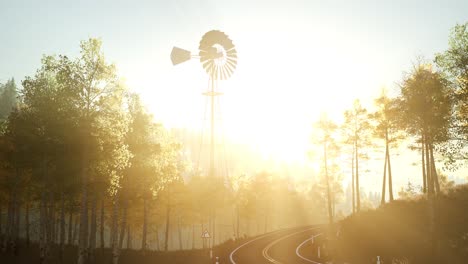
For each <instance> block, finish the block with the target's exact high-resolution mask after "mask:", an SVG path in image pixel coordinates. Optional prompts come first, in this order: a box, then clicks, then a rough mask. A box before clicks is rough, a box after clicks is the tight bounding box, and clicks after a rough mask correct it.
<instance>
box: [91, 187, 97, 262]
mask: <svg viewBox="0 0 468 264" xmlns="http://www.w3.org/2000/svg"><path fill="white" fill-rule="evenodd" d="M92 199H93V200H92V201H91V228H90V232H89V258H90V260H91V263H93V262H94V257H95V256H94V254H95V251H96V230H97V228H96V203H97V198H96V194H93V197H92Z"/></svg>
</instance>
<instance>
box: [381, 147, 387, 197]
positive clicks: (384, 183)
mask: <svg viewBox="0 0 468 264" xmlns="http://www.w3.org/2000/svg"><path fill="white" fill-rule="evenodd" d="M386 183H387V148H385V162H384V172H383V183H382V199H381V201H380V204H385V190H386V188H385V185H386Z"/></svg>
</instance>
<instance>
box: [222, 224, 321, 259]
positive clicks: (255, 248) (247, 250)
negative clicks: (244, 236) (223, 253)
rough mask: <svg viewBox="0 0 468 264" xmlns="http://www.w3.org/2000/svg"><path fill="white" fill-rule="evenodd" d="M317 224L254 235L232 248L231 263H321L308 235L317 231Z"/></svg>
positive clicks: (317, 233) (310, 235)
mask: <svg viewBox="0 0 468 264" xmlns="http://www.w3.org/2000/svg"><path fill="white" fill-rule="evenodd" d="M320 232H321V229H320V227H317V226H309V227H300V228H292V229H286V230H279V231H275V232H271V233H268V234H265V235H261V236H257V237H254V238H252V239H251V240H249V241H247V242H245V243H243V244H242V245H240V246H238V247H237V248H235V249H234V250H233V251H232V252H231V254H230V256H229V261H230V262H229V263H230V264H271V263H273V264H310V263H315V264H322V263H321V262H320V260H318V259H317V254H316V253H317V252H316V251H317V249H316V247H315V246H314V245H313V244H312V242H311V238H312V237H316V236H318V235H319V234H320Z"/></svg>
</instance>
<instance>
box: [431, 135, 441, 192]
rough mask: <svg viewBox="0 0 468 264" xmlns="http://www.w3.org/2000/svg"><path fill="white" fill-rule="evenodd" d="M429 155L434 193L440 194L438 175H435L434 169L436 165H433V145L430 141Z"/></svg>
mask: <svg viewBox="0 0 468 264" xmlns="http://www.w3.org/2000/svg"><path fill="white" fill-rule="evenodd" d="M429 147H430V151H431V153H430V155H431V157H430V158H431V169H432V173H431V176H432V178H433V179H434V185H435V191H436V195H438V194H440V185H439V177H438V175H437V170H436V166H435V160H434V146H433V145H432V143H430V146H429Z"/></svg>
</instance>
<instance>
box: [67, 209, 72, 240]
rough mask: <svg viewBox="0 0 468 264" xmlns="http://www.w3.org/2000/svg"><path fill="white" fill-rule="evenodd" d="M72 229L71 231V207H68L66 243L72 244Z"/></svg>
mask: <svg viewBox="0 0 468 264" xmlns="http://www.w3.org/2000/svg"><path fill="white" fill-rule="evenodd" d="M72 231H73V209H71V208H70V214H69V216H68V237H67V238H68V243H67V244H68V245H72V243H73V240H72V238H73V237H72Z"/></svg>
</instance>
